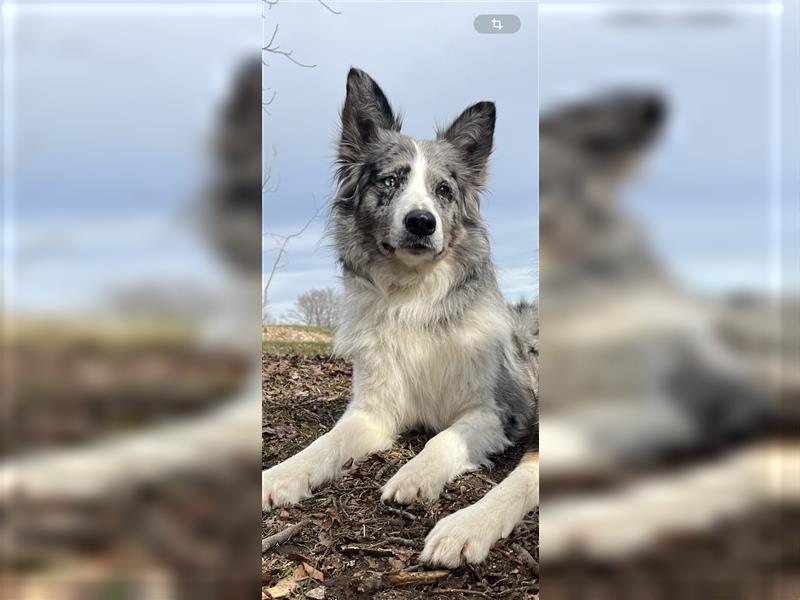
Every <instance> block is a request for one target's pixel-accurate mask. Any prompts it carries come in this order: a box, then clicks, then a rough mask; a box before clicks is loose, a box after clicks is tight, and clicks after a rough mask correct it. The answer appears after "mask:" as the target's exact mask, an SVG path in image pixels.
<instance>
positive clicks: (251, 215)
mask: <svg viewBox="0 0 800 600" xmlns="http://www.w3.org/2000/svg"><path fill="white" fill-rule="evenodd" d="M0 14H1V15H2V115H3V121H2V132H3V146H2V161H3V163H2V164H3V170H2V177H1V178H0V179H2V194H3V196H2V200H3V224H2V227H3V229H2V231H3V234H2V235H3V253H2V256H3V340H2V349H3V353H2V366H3V376H2V379H3V396H2V402H3V404H2V411H0V425H1V426H2V436H1V438H2V442H0V485H2V493H0V537H2V540H3V543H2V545H0V557H2V559H1V560H2V562H1V563H0V564H2V573H0V582H1V583H2V592H0V595H2V597H3V598H9V599H12V598H13V599H14V600H16V599H27V598H65V599H71V598H76V599H77V598H123V597H124V598H158V599H164V598H189V597H191V598H223V597H225V598H228V597H230V598H237V597H241V598H251V597H255V596H256V595H257V594H258V588H259V581H258V573H259V565H258V540H259V530H258V525H257V524H258V519H259V517H258V515H259V514H260V512H259V506H260V505H259V497H260V491H259V484H258V481H259V477H258V475H259V466H258V464H259V461H258V455H259V454H258V448H259V441H258V440H259V434H258V425H259V420H260V419H259V415H260V403H259V389H260V384H259V378H258V347H259V336H258V323H259V322H260V308H259V297H260V292H259V287H260V285H259V278H260V272H259V267H260V259H261V256H260V252H261V245H260V198H261V193H260V192H261V158H260V157H261V153H260V142H261V133H260V124H261V112H262V108H261V86H260V69H261V64H260V56H259V55H260V53H259V50H258V49H259V48H260V44H261V27H262V18H261V17H262V7H261V4H260V3H259V2H230V1H225V2H198V1H192V2H181V1H178V2H170V3H162V2H157V1H153V2H148V1H144V2H136V3H133V2H124V1H111V0H109V1H102V2H101V1H97V2H81V3H73V2H62V1H58V0H56V1H50V2H38V1H36V0H25V1H20V2H16V1H4V2H2V13H0Z"/></svg>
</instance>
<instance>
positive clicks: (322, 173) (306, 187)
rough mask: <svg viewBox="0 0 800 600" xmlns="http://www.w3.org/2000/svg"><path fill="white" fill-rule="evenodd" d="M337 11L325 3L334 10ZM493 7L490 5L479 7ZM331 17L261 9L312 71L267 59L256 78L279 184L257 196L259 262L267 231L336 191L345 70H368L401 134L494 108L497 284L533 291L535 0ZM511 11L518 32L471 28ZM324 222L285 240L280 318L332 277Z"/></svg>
mask: <svg viewBox="0 0 800 600" xmlns="http://www.w3.org/2000/svg"><path fill="white" fill-rule="evenodd" d="M332 6H333V5H332ZM488 6H491V7H492V9H489V8H487V7H488ZM335 8H336V9H337V10H338V11H339V12H340V13H341V14H338V15H337V14H332V13H331V12H330V11H327V10H325V9H324V8H323V7H321V6H320V5H319V4H318V3H316V2H294V3H290V2H286V3H280V4H278V6H276V7H275V8H273V9H272V10H270V11H268V12H267V25H266V31H267V34H270V35H271V32H272V27H274V26H275V25H277V26H278V27H279V30H278V34H277V37H276V43H277V44H279V45H280V47H281V48H284V49H286V50H291V51H292V52H293V53H294V54H293V57H295V58H297V59H298V60H301V61H303V62H305V63H308V64H314V65H315V66H314V68H301V67H298V66H297V65H295V64H293V63H292V62H290V61H287V60H285V59H283V57H280V56H271V57H268V61H269V66H268V67H267V68H265V69H264V85H265V86H266V87H267V88H269V91H268V94H269V95H270V96H271V94H272V90H274V91H275V94H276V95H275V101H274V103H273V104H272V105H271V106H270V114H269V115H268V116H267V117H266V118H265V121H264V140H265V147H266V149H267V150H268V151H270V152H271V151H272V149H273V148H274V149H275V151H276V158H275V161H274V169H273V173H274V174H275V177H276V180H277V178H278V177H279V179H280V187H279V189H278V191H277V192H276V193H274V194H267V195H266V196H265V199H264V212H263V222H264V224H263V228H264V231H265V234H266V235H265V240H264V244H265V246H264V249H265V253H264V268H265V270H268V269H270V267H271V266H272V264H273V262H274V260H275V252H274V247H275V245H274V242H273V238H271V237H270V234H283V235H285V234H286V233H289V232H292V231H294V230H297V229H299V227H300V226H301V224H302V223H303V222H304V221H305V220H306V219H308V217H309V215H311V214H313V212H314V211H315V210H316V207H318V206H320V205H322V204H324V203H326V202H327V201H328V200H329V199H330V196H331V194H332V192H333V185H332V181H331V172H332V169H331V165H332V158H333V156H334V153H335V140H336V137H337V132H338V126H339V123H338V119H339V110H340V108H341V106H342V103H343V101H344V91H345V79H346V75H347V71H348V69H349V68H350V66H358V67H360V68H362V69H364V70H366V71H367V72H368V73H370V74H371V75H372V76H373V77H374V78H375V79H376V80H377V81H378V83H379V84H380V85H381V87H382V89H383V90H384V92H385V93H386V94H387V96H388V97H389V100H390V102H392V104H393V105H394V107H395V108H396V109H399V110H400V111H401V112H402V113H403V115H404V125H403V131H404V132H405V133H407V134H408V135H411V136H414V137H417V138H430V137H432V136H433V131H434V127H435V126H436V125H444V124H446V123H448V122H449V121H451V120H452V119H454V118H455V117H457V116H458V114H459V113H460V112H461V111H462V110H463V109H465V108H466V107H467V106H469V105H470V104H473V103H475V102H477V101H479V100H493V101H494V102H495V104H496V106H497V114H498V118H497V126H496V131H495V151H494V153H493V156H492V162H491V171H490V178H489V183H488V188H489V189H488V193H487V194H486V196H485V197H484V199H483V204H482V208H483V214H484V216H485V218H486V220H487V222H488V224H489V228H490V233H491V236H492V241H493V248H494V255H495V261H496V263H497V266H498V273H499V277H500V284H501V288H502V290H503V292H504V293H505V295H506V296H507V297H508V298H509V299H513V300H517V299H520V298H523V297H525V298H532V297H533V296H535V294H536V292H537V287H536V286H537V278H536V257H537V238H538V230H537V222H538V202H537V185H538V184H537V181H538V174H537V166H538V158H537V157H538V155H537V143H538V125H537V123H538V114H537V109H536V106H537V95H538V92H537V78H536V63H537V34H536V6H535V5H534V4H532V3H527V4H521V3H481V4H475V3H441V2H440V3H433V2H432V3H408V2H405V3H403V2H374V3H352V2H338V3H335ZM486 12H496V13H500V14H509V13H512V14H516V15H518V16H519V17H520V18H521V20H522V27H521V29H520V31H519V32H518V33H515V34H509V35H486V34H483V35H482V34H479V33H477V32H476V31H475V29H474V27H473V21H474V20H475V17H476V16H477V15H479V14H482V13H486ZM324 225H325V219H324V217H323V218H320V219H319V220H318V221H316V222H315V223H314V224H313V225H312V227H310V228H309V230H308V231H307V233H306V234H305V235H304V236H303V237H302V238H300V239H298V240H295V241H293V242H292V243H291V246H290V247H289V251H288V253H287V259H286V261H285V264H283V265H282V266H281V268H280V271H279V272H278V274H277V276H276V277H275V279H274V281H273V284H272V285H271V287H270V293H269V302H270V304H271V305H272V306H271V308H270V313H271V315H272V316H273V317H279V316H280V315H281V314H282V312H284V311H285V310H286V309H287V308H289V307H290V306H291V304H292V303H293V301H294V299H295V298H296V297H297V295H298V294H299V293H302V292H303V291H305V290H307V289H309V288H310V287H321V286H329V285H330V286H335V285H337V284H338V280H337V273H336V270H335V264H334V258H333V256H332V254H331V252H330V250H329V248H328V246H327V243H326V241H325V240H324V239H323V237H324V232H323V229H324Z"/></svg>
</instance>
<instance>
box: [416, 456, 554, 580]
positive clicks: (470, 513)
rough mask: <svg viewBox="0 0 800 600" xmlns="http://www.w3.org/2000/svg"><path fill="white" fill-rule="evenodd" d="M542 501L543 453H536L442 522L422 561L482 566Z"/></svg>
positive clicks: (444, 564) (449, 564)
mask: <svg viewBox="0 0 800 600" xmlns="http://www.w3.org/2000/svg"><path fill="white" fill-rule="evenodd" d="M538 502H539V453H538V452H536V451H534V450H532V451H529V452H527V453H526V454H525V456H524V457H523V458H522V461H521V462H520V463H519V465H518V466H517V468H516V469H514V470H513V471H512V472H511V473H510V474H509V475H508V477H506V478H505V479H504V480H503V481H501V482H500V483H499V484H498V485H497V486H496V487H494V488H492V489H491V490H490V491H489V492H488V493H487V494H486V495H485V496H484V497H483V498H481V499H480V500H478V501H477V502H476V503H475V504H473V505H471V506H468V507H466V508H462V509H461V510H459V511H457V512H454V513H453V514H452V515H449V516H447V517H445V518H443V519H442V520H440V521H439V522H438V523H436V526H435V527H434V528H433V530H432V531H431V532H430V533H429V534H428V537H427V538H426V539H425V549H424V550H423V551H422V554H421V555H420V560H421V561H422V562H425V563H428V564H433V565H442V566H445V567H449V568H455V567H457V566H459V565H460V564H463V563H464V562H468V563H478V562H481V561H483V560H484V559H485V558H486V557H487V556H488V554H489V549H490V548H491V547H492V544H494V543H495V542H496V541H497V540H499V539H500V538H504V537H508V535H509V534H510V533H511V530H512V529H513V528H514V527H516V526H517V524H518V523H519V522H520V521H522V519H523V517H525V515H526V514H528V512H529V511H531V510H533V509H534V508H535V507H536V505H537V504H538Z"/></svg>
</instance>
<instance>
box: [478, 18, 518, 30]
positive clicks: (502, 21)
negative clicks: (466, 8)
mask: <svg viewBox="0 0 800 600" xmlns="http://www.w3.org/2000/svg"><path fill="white" fill-rule="evenodd" d="M521 26H522V21H520V18H519V17H518V16H517V15H478V16H477V17H475V31H477V32H478V33H517V32H518V31H519V28H520V27H521Z"/></svg>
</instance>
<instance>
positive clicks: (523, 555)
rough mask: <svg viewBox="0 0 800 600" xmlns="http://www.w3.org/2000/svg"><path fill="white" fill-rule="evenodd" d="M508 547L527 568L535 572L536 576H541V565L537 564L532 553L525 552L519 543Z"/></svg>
mask: <svg viewBox="0 0 800 600" xmlns="http://www.w3.org/2000/svg"><path fill="white" fill-rule="evenodd" d="M508 547H509V548H510V549H511V550H513V551H514V554H516V555H517V557H518V558H519V559H520V560H521V561H522V562H523V563H525V565H527V567H528V568H529V569H530V570H531V571H533V572H534V573H535V574H537V575H538V574H539V563H537V562H536V559H535V558H533V556H531V553H530V552H528V551H527V550H525V548H523V547H522V546H520V545H519V544H517V543H513V544H509V545H508Z"/></svg>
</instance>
